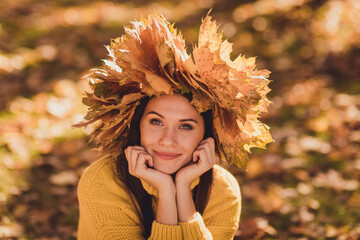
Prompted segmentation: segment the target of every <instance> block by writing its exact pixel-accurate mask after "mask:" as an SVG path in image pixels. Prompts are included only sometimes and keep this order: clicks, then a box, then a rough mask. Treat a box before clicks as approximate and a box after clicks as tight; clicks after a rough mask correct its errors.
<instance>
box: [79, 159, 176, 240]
mask: <svg viewBox="0 0 360 240" xmlns="http://www.w3.org/2000/svg"><path fill="white" fill-rule="evenodd" d="M106 164H107V163H106V162H104V161H103V160H102V161H101V162H95V164H93V165H91V166H90V167H89V168H88V169H87V170H86V171H85V172H84V173H83V175H82V177H81V179H80V181H79V185H78V199H79V209H80V218H79V225H78V233H77V237H78V239H79V240H85V239H86V240H92V239H132V240H140V239H141V240H142V239H144V237H143V229H142V224H141V220H140V217H139V213H138V211H137V206H136V204H134V202H133V201H132V200H131V197H130V196H129V194H128V193H127V192H126V190H125V189H124V188H122V187H121V186H119V185H118V184H116V183H115V181H114V179H113V178H112V177H111V176H112V174H111V171H109V167H107V166H106ZM149 239H160V240H161V239H175V240H176V239H182V233H181V228H180V226H179V225H176V226H169V225H164V224H160V223H158V222H156V221H154V222H153V223H152V231H151V235H150V237H149Z"/></svg>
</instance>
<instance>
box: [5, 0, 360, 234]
mask: <svg viewBox="0 0 360 240" xmlns="http://www.w3.org/2000/svg"><path fill="white" fill-rule="evenodd" d="M210 8H212V9H213V10H212V12H211V15H212V16H213V18H214V19H216V20H217V23H218V24H220V25H221V28H222V30H223V32H224V35H225V37H226V38H228V39H229V41H230V42H233V43H234V52H233V56H234V57H236V56H237V55H239V54H242V55H245V56H246V57H251V56H257V65H258V68H259V69H262V68H266V69H269V70H270V71H272V74H271V80H273V81H272V82H271V84H270V88H272V91H271V92H270V94H269V99H270V100H271V101H272V102H273V104H272V105H271V106H270V109H269V113H268V114H267V115H266V116H263V119H262V120H263V121H264V122H266V123H267V124H268V125H269V126H270V127H271V133H272V134H273V137H274V139H275V142H274V143H272V144H269V145H268V149H266V150H256V151H254V153H253V154H252V155H251V159H250V161H249V163H248V172H245V171H242V170H240V169H237V168H236V167H233V166H230V167H229V169H230V171H231V172H232V173H233V174H234V175H235V176H236V177H237V179H238V181H239V183H240V185H241V188H242V197H243V210H242V217H241V221H240V227H239V230H238V231H237V233H236V237H235V238H236V239H254V240H255V239H301V240H305V239H344V240H345V239H354V240H355V239H359V238H360V190H359V179H360V1H359V0H257V1H250V0H237V1H236V0H183V1H175V0H170V1H155V0H154V1H145V0H132V1H96V0H53V1H40V0H0V238H1V239H75V238H76V229H77V220H78V214H79V213H78V203H77V197H76V186H77V182H78V180H79V177H80V176H81V174H82V172H83V170H84V169H85V168H86V167H87V166H88V165H89V164H90V163H91V162H93V161H94V160H96V159H97V158H98V154H97V153H96V152H95V151H94V150H92V149H91V148H92V146H88V145H87V137H86V134H85V133H84V132H83V130H81V129H73V128H71V125H72V124H74V123H76V122H78V121H79V120H81V119H82V117H83V115H84V113H85V109H84V107H83V106H82V104H81V98H82V92H83V91H84V90H86V89H87V83H86V82H84V81H83V80H80V77H81V76H82V75H83V74H84V73H85V71H86V70H87V69H89V68H91V67H95V66H99V65H101V64H102V62H101V59H104V58H106V57H107V52H106V49H105V47H104V45H108V44H109V43H110V39H112V38H115V37H118V36H120V35H121V34H122V33H123V32H124V29H123V26H124V25H127V24H128V22H129V21H131V20H135V19H139V18H140V16H146V15H148V14H150V13H152V12H153V11H154V9H156V10H157V11H158V12H159V13H161V14H163V15H164V16H165V17H166V18H167V19H168V20H169V21H170V22H175V23H176V24H175V27H177V28H178V29H179V30H180V31H181V32H182V34H183V35H184V38H185V39H186V41H187V46H188V50H189V51H188V52H190V51H191V49H192V46H193V45H194V44H196V42H197V34H198V29H199V26H200V23H201V19H202V18H204V17H205V16H206V14H207V12H208V11H209V9H210Z"/></svg>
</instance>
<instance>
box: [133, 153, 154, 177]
mask: <svg viewBox="0 0 360 240" xmlns="http://www.w3.org/2000/svg"><path fill="white" fill-rule="evenodd" d="M149 159H151V156H150V155H149V154H147V153H142V152H141V153H139V155H138V158H137V161H136V166H135V174H136V175H137V176H140V177H141V176H143V174H144V171H146V169H147V168H148V166H147V165H146V163H148V162H149Z"/></svg>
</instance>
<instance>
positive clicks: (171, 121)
mask: <svg viewBox="0 0 360 240" xmlns="http://www.w3.org/2000/svg"><path fill="white" fill-rule="evenodd" d="M204 131H205V130H204V120H203V118H202V117H201V115H200V114H199V113H198V112H197V111H196V110H195V108H194V107H193V106H192V105H191V104H190V102H189V100H187V99H186V98H185V97H183V96H181V95H163V96H160V97H154V98H152V99H151V100H150V101H149V103H148V104H147V106H146V108H145V111H144V114H143V116H142V118H141V120H140V138H141V146H143V147H144V148H145V149H146V151H147V152H148V153H149V154H150V155H151V156H152V157H153V160H154V168H155V169H156V170H158V171H160V172H163V173H167V174H172V173H175V172H176V171H177V170H179V169H180V168H181V167H183V166H184V165H186V164H187V163H188V162H190V161H191V160H192V153H193V152H194V150H195V149H196V148H197V146H198V145H199V143H200V141H201V140H203V136H204Z"/></svg>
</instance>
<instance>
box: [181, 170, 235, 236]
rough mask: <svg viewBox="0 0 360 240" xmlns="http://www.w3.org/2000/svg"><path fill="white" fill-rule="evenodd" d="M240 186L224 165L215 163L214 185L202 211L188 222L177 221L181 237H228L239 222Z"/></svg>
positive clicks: (232, 233)
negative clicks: (181, 233) (222, 166)
mask: <svg viewBox="0 0 360 240" xmlns="http://www.w3.org/2000/svg"><path fill="white" fill-rule="evenodd" d="M240 212H241V196H240V188H239V184H238V182H237V181H236V179H235V178H234V177H233V176H232V175H231V174H230V173H229V172H227V171H226V170H225V169H223V168H221V167H219V166H216V167H214V179H213V188H212V190H211V193H210V198H209V201H208V204H207V206H206V208H205V210H204V213H203V215H202V216H201V215H200V213H196V217H195V218H194V219H193V220H192V221H189V222H180V223H179V224H180V226H181V229H182V232H183V237H184V239H206V240H210V239H214V240H230V239H233V237H234V234H235V232H236V230H237V228H238V226H239V221H240Z"/></svg>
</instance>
